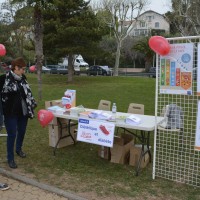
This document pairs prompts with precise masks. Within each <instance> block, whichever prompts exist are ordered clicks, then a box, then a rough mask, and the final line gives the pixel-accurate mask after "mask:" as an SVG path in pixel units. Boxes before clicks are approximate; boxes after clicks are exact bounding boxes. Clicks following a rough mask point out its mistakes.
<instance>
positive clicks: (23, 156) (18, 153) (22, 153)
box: [16, 150, 26, 158]
mask: <svg viewBox="0 0 200 200" xmlns="http://www.w3.org/2000/svg"><path fill="white" fill-rule="evenodd" d="M16 153H17V155H18V156H19V157H21V158H26V154H25V153H24V152H23V151H22V150H20V151H16Z"/></svg>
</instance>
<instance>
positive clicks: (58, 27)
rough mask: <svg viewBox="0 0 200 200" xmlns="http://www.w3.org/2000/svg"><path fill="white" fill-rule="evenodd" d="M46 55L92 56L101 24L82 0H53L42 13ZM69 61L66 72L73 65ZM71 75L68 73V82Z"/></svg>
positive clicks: (98, 38)
mask: <svg viewBox="0 0 200 200" xmlns="http://www.w3.org/2000/svg"><path fill="white" fill-rule="evenodd" d="M44 28H45V29H44V49H45V55H47V56H54V57H57V58H58V57H64V56H66V55H69V56H71V55H74V54H82V55H83V56H84V55H86V54H90V55H93V54H94V53H95V52H96V50H98V41H99V40H100V39H101V35H102V32H101V27H100V25H99V21H98V20H97V18H96V16H95V14H94V12H93V11H92V10H91V9H90V7H89V6H88V2H85V1H83V0H54V1H53V6H52V7H49V8H48V10H47V12H45V14H44ZM70 65H71V63H69V66H68V71H69V75H70V76H71V75H72V73H71V72H70V71H71V70H72V69H73V68H72V66H70ZM70 79H71V80H72V77H69V76H68V81H71V80H70Z"/></svg>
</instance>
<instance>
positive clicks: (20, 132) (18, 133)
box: [4, 116, 28, 161]
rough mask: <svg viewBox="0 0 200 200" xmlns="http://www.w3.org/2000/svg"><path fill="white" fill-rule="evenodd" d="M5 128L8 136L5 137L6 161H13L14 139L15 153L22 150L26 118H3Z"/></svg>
mask: <svg viewBox="0 0 200 200" xmlns="http://www.w3.org/2000/svg"><path fill="white" fill-rule="evenodd" d="M4 121H5V127H6V131H7V134H8V137H7V159H8V161H10V160H14V145H15V139H16V151H20V150H21V149H22V145H23V141H24V135H25V133H26V126H27V122H28V117H25V116H12V117H8V116H5V117H4Z"/></svg>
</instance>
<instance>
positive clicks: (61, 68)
mask: <svg viewBox="0 0 200 200" xmlns="http://www.w3.org/2000/svg"><path fill="white" fill-rule="evenodd" d="M57 74H68V69H67V66H63V65H60V66H58V68H57Z"/></svg>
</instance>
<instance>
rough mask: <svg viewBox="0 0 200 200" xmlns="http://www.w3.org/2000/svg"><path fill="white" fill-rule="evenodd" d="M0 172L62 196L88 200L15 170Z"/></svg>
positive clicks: (75, 199)
mask: <svg viewBox="0 0 200 200" xmlns="http://www.w3.org/2000/svg"><path fill="white" fill-rule="evenodd" d="M0 174H3V175H6V176H8V177H10V178H13V179H15V180H18V181H21V182H24V183H26V184H29V185H32V186H35V187H38V188H40V189H42V190H46V191H49V192H51V193H55V194H57V195H60V196H63V197H66V198H68V199H69V200H87V199H85V198H83V197H79V196H77V195H75V194H72V193H69V192H66V191H64V190H61V189H58V188H56V187H53V186H50V185H46V184H44V183H39V182H37V181H35V180H33V179H30V178H27V177H25V176H21V175H19V174H15V173H13V172H10V171H7V170H5V169H2V168H0Z"/></svg>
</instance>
